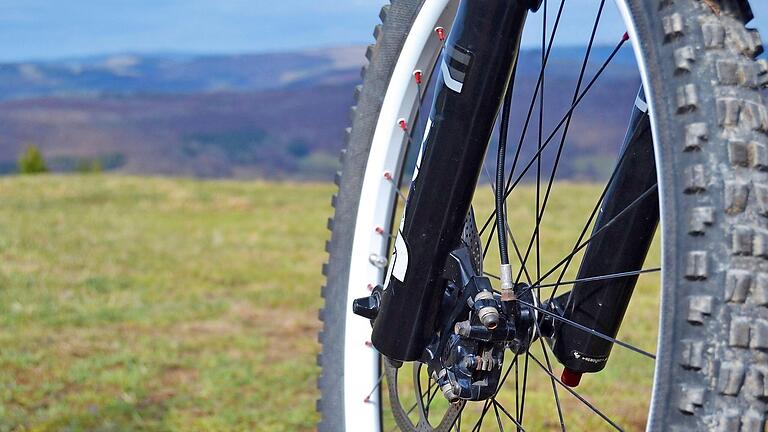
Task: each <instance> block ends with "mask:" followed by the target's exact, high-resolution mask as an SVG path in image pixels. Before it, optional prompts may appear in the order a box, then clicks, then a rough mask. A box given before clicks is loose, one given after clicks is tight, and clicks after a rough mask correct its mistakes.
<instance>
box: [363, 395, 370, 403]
mask: <svg viewBox="0 0 768 432" xmlns="http://www.w3.org/2000/svg"><path fill="white" fill-rule="evenodd" d="M363 403H371V397H370V396H366V397H365V399H363Z"/></svg>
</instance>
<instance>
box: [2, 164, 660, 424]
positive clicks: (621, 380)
mask: <svg viewBox="0 0 768 432" xmlns="http://www.w3.org/2000/svg"><path fill="white" fill-rule="evenodd" d="M598 192H599V190H598V188H596V187H593V186H580V185H568V186H566V187H565V188H564V189H562V190H560V189H557V188H556V190H555V192H554V195H553V198H552V202H551V204H550V205H551V210H549V211H548V213H547V218H548V219H547V220H546V221H545V223H546V224H547V227H546V230H545V231H544V232H545V233H546V234H545V235H543V236H542V249H543V250H546V251H547V252H545V253H543V254H542V258H541V261H542V269H544V268H547V265H548V264H549V265H551V264H552V263H554V262H556V261H557V260H558V259H559V258H560V257H561V256H562V254H561V252H562V251H564V250H566V249H567V248H569V245H571V244H572V242H573V241H574V240H575V238H576V236H577V235H578V233H577V232H575V230H576V229H577V228H578V227H577V226H576V222H575V221H579V220H583V218H584V212H585V211H587V209H588V208H589V207H591V202H592V201H590V199H589V198H590V197H591V196H596V195H597V193H598ZM331 193H332V188H331V187H330V186H328V185H314V184H276V183H263V182H230V181H226V182H201V181H193V180H170V179H156V178H151V179H146V178H131V177H114V176H101V175H99V176H40V177H11V178H3V179H0V431H11V430H35V431H48V430H50V431H68V430H71V431H80V430H83V431H86V430H87V431H128V430H148V431H196V430H212V431H229V430H264V431H305V430H312V429H313V428H314V423H315V422H316V420H317V416H316V414H315V412H314V407H315V399H316V398H317V392H316V391H315V377H316V376H317V374H318V369H317V368H316V366H315V360H314V359H315V354H316V353H317V351H318V347H317V345H316V342H315V341H316V336H315V335H316V332H317V330H318V328H319V323H318V321H317V318H316V317H317V313H316V309H317V308H318V307H319V306H320V304H321V302H320V299H319V286H320V285H321V284H322V279H321V276H320V271H319V269H320V265H321V263H322V262H323V261H324V260H325V259H326V257H325V253H324V252H323V243H324V241H325V239H326V238H327V237H328V234H327V232H326V229H325V220H326V218H327V217H328V216H329V214H330V211H331V210H330V207H329V204H328V203H329V196H330V194H331ZM520 193H521V194H524V195H526V196H522V195H520V196H519V198H518V199H519V202H532V201H525V200H527V199H529V198H531V197H532V196H533V195H532V194H533V189H531V188H530V187H528V188H525V189H523V190H522V192H520ZM574 198H575V199H574ZM477 205H478V207H479V211H478V214H487V213H484V212H483V211H480V210H484V209H487V208H490V205H491V200H490V193H488V191H487V190H486V191H481V193H480V194H479V197H478V202H477ZM550 215H551V217H550ZM532 216H533V208H532V207H531V206H528V207H514V208H511V210H510V223H511V225H512V229H513V232H514V233H521V234H520V239H519V241H520V242H521V243H526V240H527V235H528V234H525V233H529V232H530V231H529V228H530V225H531V222H532V220H533V218H532ZM523 234H525V235H523ZM523 237H526V238H525V239H523ZM491 250H492V251H494V250H495V247H492V248H491ZM494 253H495V252H494ZM558 254H559V255H558ZM513 261H515V260H513ZM652 261H658V257H657V256H656V255H654V256H653V258H652ZM651 264H652V263H651ZM649 265H650V264H649ZM574 267H575V266H574ZM488 270H489V271H494V270H491V268H488ZM573 270H575V269H571V273H572V272H573ZM655 280H656V278H655V277H650V276H649V277H643V278H642V279H641V283H640V286H639V287H638V295H636V296H635V298H634V299H633V302H632V305H631V308H630V311H629V312H628V315H627V319H632V320H633V321H632V322H633V325H632V326H629V327H628V328H625V329H622V333H621V334H620V338H622V339H624V340H626V341H628V342H631V343H636V344H638V345H640V346H642V347H644V348H646V349H648V350H650V351H655V348H654V345H655V342H654V337H655V332H656V328H655V325H656V322H655V317H656V310H654V308H655V307H656V305H657V300H656V290H655V288H654V287H655ZM614 354H615V355H614V357H613V358H612V361H611V363H610V364H609V368H608V369H607V370H606V371H605V373H603V374H600V375H598V376H594V377H592V376H590V377H587V378H585V384H584V390H585V394H587V395H589V397H590V399H592V400H595V401H596V402H597V403H598V404H603V406H610V405H608V404H612V403H614V402H616V401H618V405H619V408H618V409H619V412H618V413H615V412H614V414H617V415H618V419H619V420H621V421H623V422H624V423H622V424H623V425H625V426H627V427H628V428H629V429H637V428H639V425H640V424H642V421H643V419H644V415H645V409H646V406H647V399H646V398H643V397H642V396H641V393H642V391H643V390H647V389H648V386H650V381H649V380H647V379H646V378H647V377H648V376H649V375H648V373H649V371H652V363H651V361H649V360H648V359H644V358H640V357H639V356H637V355H633V354H631V353H627V352H626V351H625V350H622V349H619V348H616V349H614ZM531 367H532V368H533V367H534V365H531ZM531 373H532V375H531V376H532V377H534V376H536V377H537V378H536V379H532V380H531V382H530V383H529V393H528V397H527V398H528V399H527V402H526V405H527V406H528V407H529V408H530V409H531V412H532V414H530V417H529V415H528V414H526V419H529V418H530V419H531V421H535V420H536V419H541V420H542V423H539V424H544V423H543V421H544V419H547V421H548V422H552V421H553V419H556V417H555V416H554V413H555V412H554V408H553V407H552V405H551V399H550V398H551V388H550V387H549V386H550V383H549V381H548V380H544V379H542V378H543V377H544V376H543V375H542V374H541V372H540V371H538V370H536V371H532V372H531ZM534 373H535V374H537V375H533V374H534ZM643 379H646V381H643ZM627 389H631V391H628V390H627ZM560 394H561V398H562V399H563V400H564V404H565V405H566V406H568V408H569V409H575V410H577V411H569V413H570V414H566V420H567V421H568V422H569V424H571V422H574V423H573V424H574V425H576V426H574V427H572V428H570V429H569V430H587V429H586V428H587V427H592V426H594V430H603V429H604V427H603V426H602V425H601V423H600V422H599V421H598V422H593V421H592V420H589V419H588V418H589V416H588V415H587V412H586V411H584V410H583V409H581V410H580V409H579V408H578V405H579V403H578V401H576V400H575V399H573V398H572V397H570V396H568V395H565V394H564V393H563V392H562V391H561V392H560ZM532 424H534V423H532ZM547 424H548V425H549V426H550V427H545V426H542V427H541V428H538V427H537V428H534V429H533V430H543V429H550V428H554V426H555V425H554V424H552V423H547Z"/></svg>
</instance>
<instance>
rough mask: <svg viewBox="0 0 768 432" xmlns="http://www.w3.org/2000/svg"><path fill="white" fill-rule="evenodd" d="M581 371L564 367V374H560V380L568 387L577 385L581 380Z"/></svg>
mask: <svg viewBox="0 0 768 432" xmlns="http://www.w3.org/2000/svg"><path fill="white" fill-rule="evenodd" d="M581 375H582V374H581V372H576V371H573V370H570V369H568V368H565V369H563V374H562V375H560V381H562V382H563V384H565V385H567V386H568V387H577V386H578V385H579V383H580V382H581Z"/></svg>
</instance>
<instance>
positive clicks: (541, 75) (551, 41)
mask: <svg viewBox="0 0 768 432" xmlns="http://www.w3.org/2000/svg"><path fill="white" fill-rule="evenodd" d="M564 7H565V0H560V8H559V9H558V11H557V18H556V19H555V24H554V26H553V27H552V33H551V35H550V39H549V46H547V53H546V55H545V56H544V62H543V65H542V68H541V70H540V71H539V78H538V80H537V82H536V87H535V89H534V91H533V97H532V98H531V105H530V106H529V107H528V114H527V115H526V120H525V125H524V126H523V131H522V133H521V136H520V140H519V141H518V143H517V150H516V152H515V158H514V160H513V162H512V168H511V169H510V171H509V178H508V180H507V186H509V180H511V179H512V174H514V172H515V167H516V166H517V162H518V160H519V157H520V150H521V149H522V147H523V141H524V140H525V135H526V133H527V131H528V126H529V124H530V122H531V117H532V115H533V109H534V107H535V106H536V99H537V96H538V94H539V89H540V88H541V83H542V80H543V79H544V69H545V68H546V65H547V62H548V61H549V55H550V54H551V52H552V46H553V44H554V41H555V35H556V34H557V29H558V28H559V26H560V18H562V15H563V8H564ZM505 198H506V196H505ZM495 214H496V213H495V211H494V213H493V215H491V219H492V218H493V216H494V215H495ZM489 223H490V220H489V221H487V222H486V223H485V224H484V225H483V228H482V229H481V230H480V234H482V233H483V232H484V231H485V229H486V228H487V226H488V224H489ZM495 229H496V225H495V224H494V227H493V229H492V231H491V237H493V232H494V231H495Z"/></svg>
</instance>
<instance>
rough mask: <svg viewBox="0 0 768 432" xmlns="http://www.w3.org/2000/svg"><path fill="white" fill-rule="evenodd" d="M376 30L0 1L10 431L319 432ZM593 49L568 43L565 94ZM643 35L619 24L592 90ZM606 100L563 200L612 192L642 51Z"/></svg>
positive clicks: (237, 14) (2, 339)
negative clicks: (595, 190)
mask: <svg viewBox="0 0 768 432" xmlns="http://www.w3.org/2000/svg"><path fill="white" fill-rule="evenodd" d="M586 3H590V2H588V1H587V0H576V1H575V2H573V7H572V8H571V9H566V13H567V14H570V16H571V17H574V18H578V17H579V16H580V14H591V13H592V11H591V10H586V11H585V9H584V8H581V7H579V5H580V4H586ZM752 3H753V8H754V10H755V15H756V16H757V17H758V19H757V20H756V21H755V22H754V24H753V25H754V26H757V27H758V28H761V29H762V30H763V34H764V35H765V34H768V6H767V5H765V4H763V0H753V2H752ZM590 4H591V3H590ZM380 7H381V2H380V1H379V0H323V1H308V0H283V1H278V2H272V1H270V2H267V1H264V0H256V1H253V0H248V1H246V0H225V1H214V0H183V1H182V0H153V1H149V0H110V1H97V0H71V1H67V2H51V1H47V0H25V1H23V2H22V1H12V0H0V431H16V430H51V431H54V430H55V431H59V430H99V431H113V430H114V431H125V430H158V431H160V430H163V431H165V430H178V431H189V430H270V431H272V430H274V431H297V430H312V429H313V427H314V423H315V421H316V414H315V413H314V406H315V399H316V398H317V394H316V392H315V388H314V383H315V377H316V376H317V373H318V371H317V368H316V366H315V361H314V356H315V354H316V352H317V350H318V348H317V346H316V342H315V341H316V337H315V334H316V331H317V330H318V328H319V324H318V322H317V319H316V317H317V313H316V310H317V308H318V307H319V305H320V299H319V286H320V285H321V283H322V278H321V277H320V266H321V264H322V262H323V261H324V260H325V253H324V252H323V242H324V241H325V239H326V238H327V236H328V234H327V232H326V230H325V219H326V218H327V217H328V216H329V215H330V212H331V210H330V207H329V199H330V195H331V193H332V191H333V188H332V186H331V184H330V180H331V179H332V176H333V173H334V172H335V171H336V170H337V169H338V166H337V155H338V152H339V150H340V149H341V148H342V146H343V130H344V128H345V127H347V126H348V123H349V120H348V114H347V113H348V109H349V106H350V104H351V103H352V94H353V89H354V87H355V86H356V85H358V84H360V82H361V80H360V75H359V72H360V68H361V66H362V65H363V62H364V61H365V57H364V52H365V46H366V45H367V44H368V43H371V42H372V40H373V38H372V36H371V32H372V30H373V27H374V25H375V24H376V23H378V11H379V8H380ZM553 9H554V8H553ZM536 19H540V18H536V17H533V18H532V20H534V21H535V20H536ZM565 22H567V23H576V24H578V20H576V19H571V20H566V21H565ZM530 27H531V28H533V29H535V28H536V27H537V26H535V25H531V26H530ZM589 31H590V29H589V28H588V27H587V26H583V25H571V26H568V25H565V26H564V27H563V29H562V30H561V31H560V36H559V37H561V38H562V39H561V42H562V43H561V44H560V45H559V46H557V47H556V48H555V51H553V57H552V58H553V62H552V63H551V66H550V69H549V70H548V72H547V73H548V74H550V76H553V77H555V78H557V77H558V76H561V75H562V76H570V75H572V71H573V70H574V69H578V67H579V65H580V62H581V61H582V56H583V44H584V42H585V41H586V40H587V39H588V36H589ZM624 31H625V29H624V28H623V24H622V23H621V21H620V20H619V18H618V16H617V14H616V12H615V11H614V10H613V8H612V7H610V8H608V9H607V10H606V16H605V18H604V20H603V24H601V28H600V32H599V34H598V39H597V41H598V46H597V47H596V48H595V54H594V55H593V57H594V59H595V60H594V62H595V65H593V66H597V65H599V63H600V62H601V61H602V60H603V59H604V58H605V57H606V56H607V55H608V54H609V53H610V51H611V50H612V48H613V47H614V46H615V44H616V42H617V41H618V40H619V39H620V38H621V36H622V34H623V33H624ZM539 44H540V41H539V40H538V39H537V37H536V35H533V34H527V35H526V37H525V38H524V41H523V47H524V50H523V52H522V53H521V58H523V59H525V58H530V59H538V58H539V57H540V55H541V54H540V51H539V48H538V46H539ZM537 62H538V60H536V61H535V62H534V61H528V62H523V61H521V65H526V67H521V69H520V70H519V71H518V74H519V75H518V86H520V87H521V88H530V87H532V86H533V85H534V84H535V82H536V78H537V76H538V63H537ZM528 65H530V67H528ZM569 74H570V75H569ZM568 79H572V78H568ZM568 79H563V80H562V81H559V80H557V79H552V80H551V81H550V84H549V85H550V87H548V88H549V90H548V91H549V92H551V93H550V94H551V95H553V96H551V97H555V95H557V94H564V93H568V92H569V91H570V90H567V89H570V88H571V87H572V83H571V82H570V81H568ZM602 79H604V80H605V81H607V82H609V83H611V85H609V86H603V87H602V88H601V90H600V91H596V92H594V93H593V94H592V95H590V97H589V98H587V99H585V102H584V104H583V106H582V107H581V108H580V111H579V114H578V120H577V121H575V123H574V126H573V133H572V134H571V137H570V139H571V140H572V143H571V144H569V146H567V147H566V148H567V150H566V152H570V153H567V154H566V155H565V156H564V160H565V161H566V163H565V164H564V166H563V167H562V168H561V170H560V174H559V178H558V179H559V180H570V181H579V182H592V181H596V180H600V179H604V178H605V177H607V175H608V174H609V171H607V170H610V168H611V166H612V161H613V160H614V158H615V153H616V150H617V149H618V143H620V142H621V138H622V135H623V134H624V130H625V126H626V122H627V119H628V115H629V110H630V108H631V106H629V105H627V106H626V107H616V106H615V104H613V105H612V102H613V101H614V100H616V99H620V100H626V99H627V98H630V100H631V98H632V97H633V93H635V92H636V91H637V88H638V85H639V78H638V76H637V72H636V70H635V66H634V58H633V55H632V52H631V50H630V49H624V50H622V51H621V53H620V54H619V57H617V61H616V63H615V65H614V66H612V67H611V68H610V69H609V70H607V71H606V74H605V76H604V78H602ZM560 88H562V90H563V91H562V92H561V91H560ZM553 105H554V106H556V104H553ZM606 106H610V107H611V109H608V110H606V109H605V107H606ZM515 109H516V110H522V109H524V107H522V106H521V107H516V108H515ZM517 114H518V115H519V114H521V113H519V112H518V113H517ZM548 117H550V118H552V119H554V117H556V116H555V115H554V114H553V115H550V116H548ZM595 124H600V125H601V127H600V128H595V127H594V125H595ZM545 163H546V161H545ZM32 173H43V174H42V175H37V176H30V175H19V174H32Z"/></svg>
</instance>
